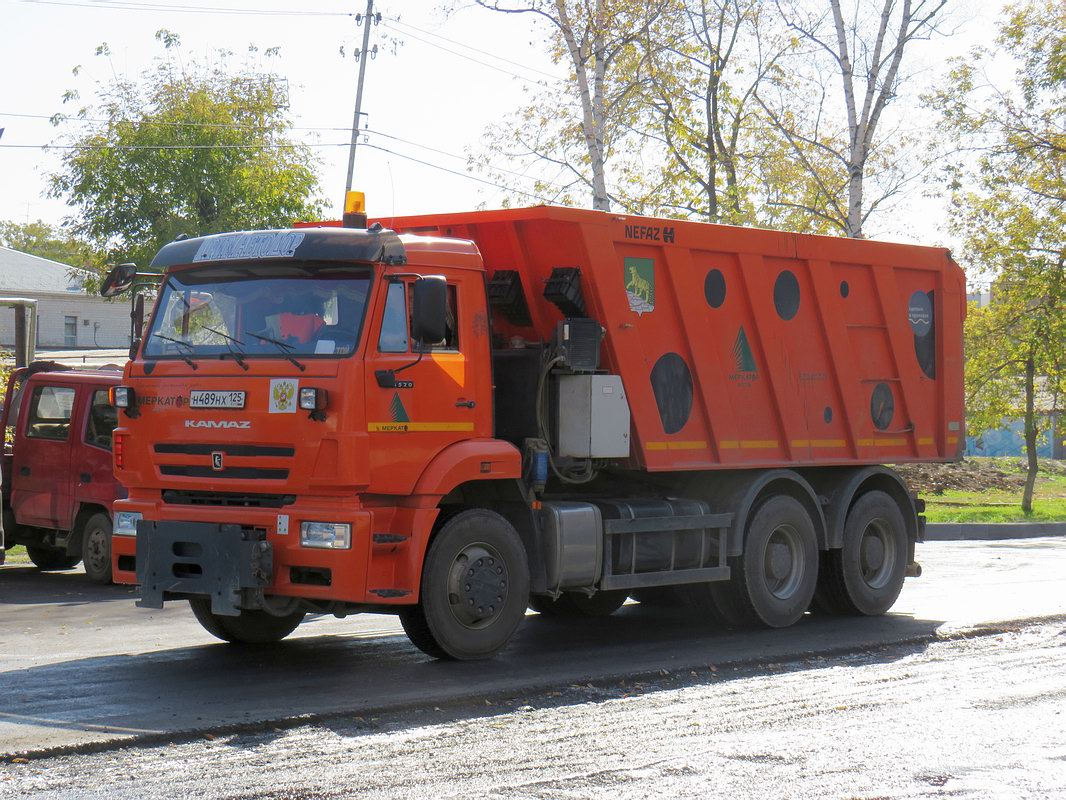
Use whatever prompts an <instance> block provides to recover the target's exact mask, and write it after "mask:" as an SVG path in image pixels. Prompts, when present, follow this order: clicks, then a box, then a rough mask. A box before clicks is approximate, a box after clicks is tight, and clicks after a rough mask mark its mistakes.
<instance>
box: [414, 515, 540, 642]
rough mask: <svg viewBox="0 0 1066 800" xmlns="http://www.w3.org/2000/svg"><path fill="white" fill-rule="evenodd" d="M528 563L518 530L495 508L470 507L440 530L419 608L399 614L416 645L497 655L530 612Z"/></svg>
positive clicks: (429, 557)
mask: <svg viewBox="0 0 1066 800" xmlns="http://www.w3.org/2000/svg"><path fill="white" fill-rule="evenodd" d="M528 598H529V566H528V563H527V560H526V551H525V548H524V547H523V546H522V540H521V539H520V538H519V536H518V532H517V531H516V530H515V529H514V526H512V525H511V523H509V522H508V521H507V520H506V519H504V518H503V517H502V516H500V515H499V514H497V513H495V512H494V511H488V510H486V509H480V508H476V509H470V510H468V511H463V512H460V513H459V514H456V515H455V516H453V517H451V518H450V519H448V521H447V522H445V523H444V525H443V527H441V529H440V530H439V531H438V532H437V534H436V536H435V537H434V539H433V543H432V544H431V545H430V548H429V552H428V553H427V554H426V561H425V564H424V565H423V567H422V589H421V598H420V599H419V602H418V605H416V606H408V607H406V608H404V609H403V610H402V611H401V612H400V622H401V624H402V625H403V629H404V631H406V633H407V636H408V637H409V638H410V639H411V642H412V643H413V644H414V645H415V647H417V648H418V649H419V650H421V651H422V652H423V653H426V654H427V655H430V656H433V657H434V658H450V659H455V660H458V661H470V660H474V659H480V658H491V657H492V656H494V655H496V654H497V653H498V652H499V651H500V650H502V649H503V648H504V647H505V646H506V645H507V643H508V642H509V641H510V640H511V637H512V636H513V635H514V632H515V631H516V630H517V629H518V625H519V624H520V623H521V622H522V619H523V617H524V616H525V612H526V602H527V600H528Z"/></svg>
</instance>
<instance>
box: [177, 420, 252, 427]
mask: <svg viewBox="0 0 1066 800" xmlns="http://www.w3.org/2000/svg"><path fill="white" fill-rule="evenodd" d="M185 427H186V428H250V427H252V423H251V421H250V420H246V419H244V420H240V419H187V420H185Z"/></svg>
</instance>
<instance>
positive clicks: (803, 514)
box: [708, 495, 818, 628]
mask: <svg viewBox="0 0 1066 800" xmlns="http://www.w3.org/2000/svg"><path fill="white" fill-rule="evenodd" d="M729 566H730V570H731V574H730V578H729V580H728V581H722V582H716V583H712V584H708V585H709V587H710V594H711V596H712V598H713V601H714V605H715V606H716V607H717V609H718V610H719V611H720V612H721V613H722V616H723V617H725V619H726V620H727V621H728V622H730V623H732V624H734V625H745V624H761V625H765V626H767V627H770V628H785V627H788V626H789V625H792V624H793V623H795V622H796V621H798V620H799V619H800V618H801V617H802V616H803V613H804V612H805V611H806V610H807V607H808V606H809V605H810V604H811V598H812V597H813V596H814V589H815V585H816V584H817V580H818V540H817V538H816V537H815V533H814V523H813V522H812V521H811V518H810V515H809V514H808V513H807V509H805V508H804V507H803V504H802V503H800V502H799V501H798V500H796V499H795V498H793V497H789V496H787V495H778V496H776V497H771V498H770V499H769V500H767V501H766V502H764V503H763V504H762V505H761V506H759V508H758V509H757V510H756V511H755V514H754V515H753V516H752V518H751V521H750V522H749V523H748V529H747V535H746V536H745V537H744V552H743V554H742V555H741V556H740V557H739V558H734V559H730V564H729Z"/></svg>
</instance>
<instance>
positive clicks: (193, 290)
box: [143, 263, 370, 360]
mask: <svg viewBox="0 0 1066 800" xmlns="http://www.w3.org/2000/svg"><path fill="white" fill-rule="evenodd" d="M369 287H370V270H369V269H368V268H367V267H364V266H355V265H338V264H310V263H304V264H291V263H290V264H284V265H275V264H270V265H266V266H257V265H246V264H245V265H239V266H238V265H231V264H227V265H225V266H221V265H215V266H209V267H201V268H198V269H194V270H189V271H183V272H179V273H174V274H171V275H170V276H169V277H168V278H167V279H166V281H164V282H163V285H162V286H161V287H160V293H159V299H158V300H157V301H156V305H157V311H156V314H155V316H154V318H153V321H152V327H151V330H150V331H149V333H148V336H147V338H146V339H145V343H144V350H143V353H144V355H145V356H149V357H154V358H159V357H163V358H166V357H172V358H179V359H184V360H188V359H190V358H197V357H207V358H227V357H232V356H233V354H237V356H238V358H243V357H248V358H255V357H257V356H270V357H273V358H277V357H279V355H280V356H282V357H292V356H299V357H300V358H314V357H316V356H317V357H338V356H347V355H351V353H353V352H354V351H355V347H356V345H357V344H358V341H359V332H360V329H361V328H362V324H363V314H364V312H365V310H366V298H367V292H368V289H369Z"/></svg>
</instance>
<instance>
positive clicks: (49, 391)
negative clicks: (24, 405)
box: [26, 386, 74, 441]
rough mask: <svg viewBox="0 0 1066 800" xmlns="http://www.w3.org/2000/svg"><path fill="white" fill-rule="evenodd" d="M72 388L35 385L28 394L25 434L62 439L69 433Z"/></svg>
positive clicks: (72, 402)
mask: <svg viewBox="0 0 1066 800" xmlns="http://www.w3.org/2000/svg"><path fill="white" fill-rule="evenodd" d="M73 408H74V389H72V388H70V387H68V386H36V387H34V390H33V394H32V395H31V396H30V413H29V418H28V420H27V423H26V435H27V436H28V437H30V438H31V439H55V440H57V441H63V440H65V439H66V438H67V436H68V435H69V434H70V412H71V410H72V409H73Z"/></svg>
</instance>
